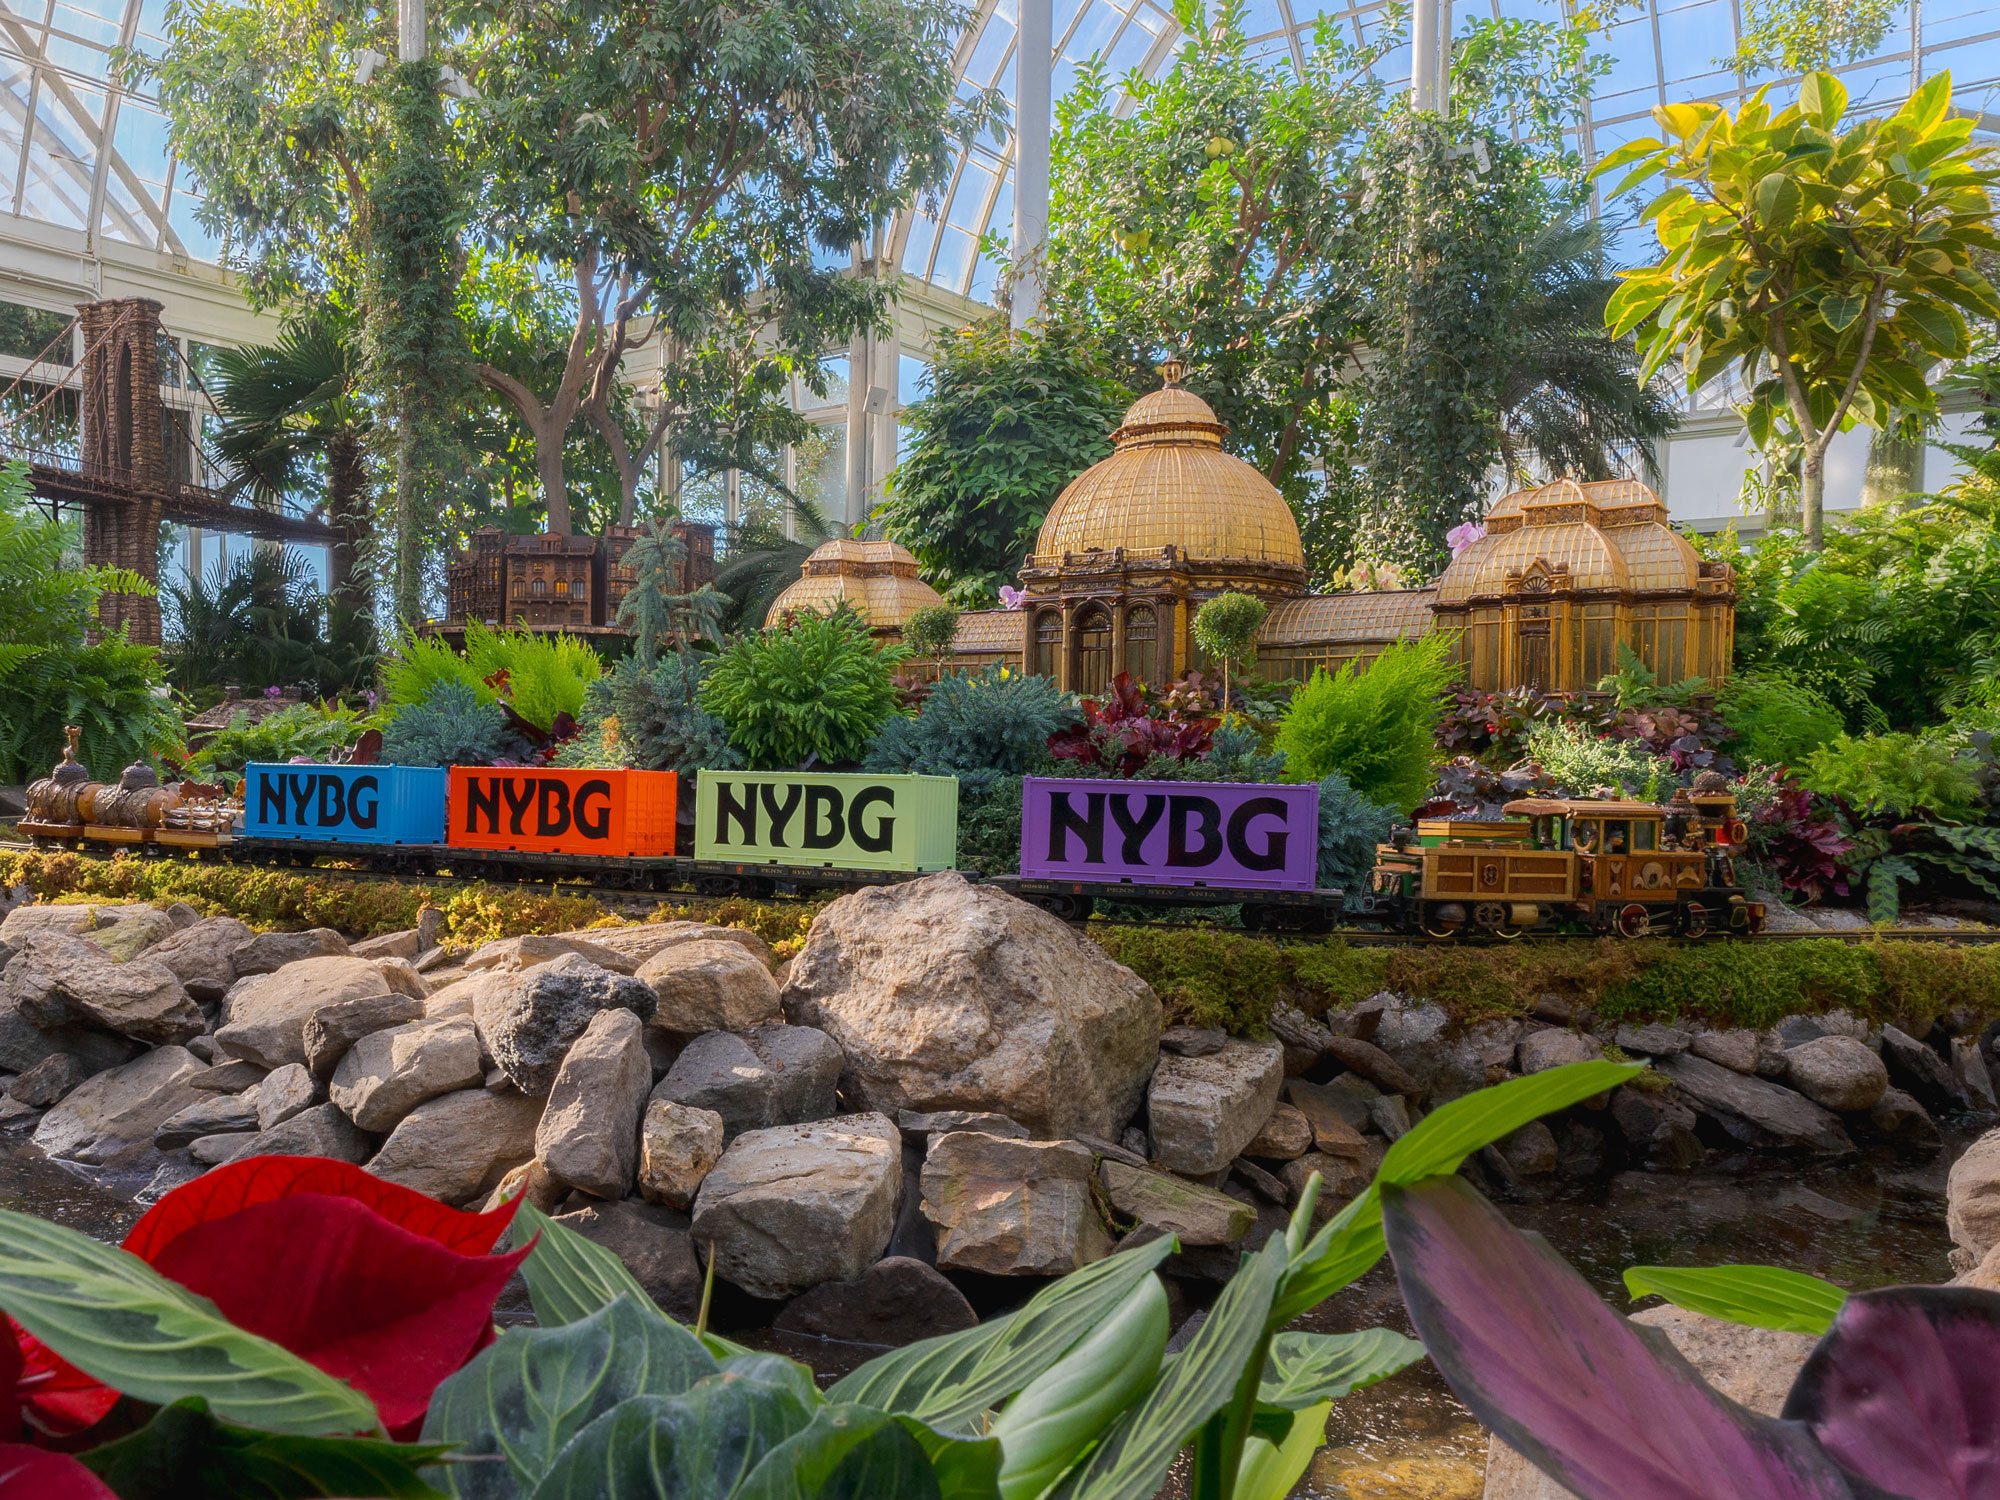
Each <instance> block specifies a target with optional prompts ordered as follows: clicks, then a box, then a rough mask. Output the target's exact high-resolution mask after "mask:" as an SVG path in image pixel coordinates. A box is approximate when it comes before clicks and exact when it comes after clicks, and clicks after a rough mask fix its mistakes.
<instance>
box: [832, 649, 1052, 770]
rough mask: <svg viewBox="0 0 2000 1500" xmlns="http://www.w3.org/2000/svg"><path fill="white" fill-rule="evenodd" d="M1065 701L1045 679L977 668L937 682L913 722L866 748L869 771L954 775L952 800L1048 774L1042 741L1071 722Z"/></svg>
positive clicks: (897, 723) (902, 720) (892, 726)
mask: <svg viewBox="0 0 2000 1500" xmlns="http://www.w3.org/2000/svg"><path fill="white" fill-rule="evenodd" d="M1076 718H1077V711H1076V708H1075V705H1074V704H1073V703H1072V701H1071V699H1070V696H1069V695H1068V694H1067V693H1064V692H1062V691H1061V690H1060V689H1059V688H1057V687H1056V685H1055V682H1054V681H1053V680H1052V679H1051V678H1047V677H1040V676H1036V675H1033V674H1031V673H1023V672H1009V671H1007V670H1006V669H1005V668H1002V667H985V668H982V669H981V670H979V671H977V672H952V673H948V674H946V675H945V676H943V677H940V678H939V679H938V680H937V682H936V683H935V684H934V685H933V686H932V688H931V691H930V693H929V695H928V696H926V697H925V699H924V702H923V707H922V708H921V709H919V710H918V711H917V712H916V713H915V714H914V715H907V716H898V717H896V718H892V719H890V720H889V721H888V722H887V723H886V724H884V725H883V726H882V732H881V734H880V735H879V736H878V737H877V738H876V740H875V743H874V744H873V745H872V746H870V747H869V750H868V758H867V762H866V763H867V767H868V769H869V770H871V771H889V772H897V771H903V772H915V773H917V774H919V775H924V776H956V777H958V779H959V795H960V797H961V798H963V797H965V796H966V795H967V794H969V793H970V794H974V795H976V794H978V793H980V792H982V791H983V790H984V789H985V787H986V786H987V785H988V784H989V783H990V782H992V781H993V779H994V778H995V777H1001V776H1013V777H1019V776H1022V775H1025V774H1027V773H1029V772H1033V771H1037V770H1042V769H1045V768H1046V767H1048V766H1049V765H1050V764H1051V762H1050V760H1049V750H1048V745H1049V736H1050V735H1051V734H1054V733H1055V732H1056V731H1057V730H1059V729H1064V728H1067V727H1068V726H1069V725H1071V724H1073V723H1075V722H1076Z"/></svg>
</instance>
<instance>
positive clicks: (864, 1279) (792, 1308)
mask: <svg viewBox="0 0 2000 1500" xmlns="http://www.w3.org/2000/svg"><path fill="white" fill-rule="evenodd" d="M978 1322H979V1315H978V1314H977V1313H975V1312H974V1311H973V1310H972V1304H971V1303H970V1302H967V1301H966V1300H965V1293H963V1292H961V1291H960V1290H959V1289H958V1288H957V1287H955V1286H953V1285H952V1284H951V1283H950V1282H949V1281H947V1280H946V1279H945V1278H944V1277H943V1276H942V1275H940V1274H939V1273H938V1272H937V1271H935V1270H933V1269H932V1268H931V1267H930V1266H927V1265H925V1264H924V1263H923V1262H922V1261H920V1260H917V1259H915V1258H913V1257H911V1256H907V1255H890V1256H885V1257H883V1258H882V1259H881V1260H878V1261H876V1262H875V1264H874V1265H872V1266H870V1267H869V1268H868V1269H867V1270H865V1271H863V1272H862V1273H861V1275H860V1276H859V1277H857V1278H856V1279H854V1280H853V1281H829V1282H827V1283H825V1284H824V1285H822V1286H816V1287H814V1288H813V1289H812V1290H811V1291H809V1292H807V1293H805V1294H804V1295H803V1296H801V1297H797V1298H794V1299H793V1300H792V1301H791V1302H790V1303H789V1304H787V1305H786V1307H785V1310H784V1311H783V1312H781V1313H779V1314H778V1317H777V1320H776V1321H775V1322H774V1323H772V1325H771V1326H772V1327H773V1328H775V1329H777V1330H778V1332H780V1333H789V1334H795V1335H798V1336H800V1337H804V1338H815V1339H837V1340H839V1341H840V1342H842V1343H849V1344H875V1345H880V1346H885V1347H889V1348H900V1347H901V1346H902V1345H904V1344H914V1343H916V1342H917V1340H919V1339H927V1338H933V1337H936V1336H937V1335H939V1334H945V1333H961V1332H963V1331H964V1330H965V1329H968V1328H972V1327H976V1326H977V1325H978Z"/></svg>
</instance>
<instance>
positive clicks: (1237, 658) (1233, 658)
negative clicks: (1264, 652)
mask: <svg viewBox="0 0 2000 1500" xmlns="http://www.w3.org/2000/svg"><path fill="white" fill-rule="evenodd" d="M1270 612H1271V611H1270V609H1269V608H1268V607H1267V606H1266V605H1265V604H1264V601H1263V600H1261V599H1258V598H1255V597H1254V596H1252V595H1250V594H1239V593H1235V592H1233V591H1232V592H1230V593H1223V594H1217V595H1216V596H1215V597H1214V598H1213V599H1209V600H1207V601H1205V602H1204V603H1203V604H1202V606H1201V608H1199V609H1197V610H1196V611H1195V612H1194V620H1193V623H1192V631H1193V635H1194V643H1195V645H1196V647H1198V648H1199V649H1200V650H1201V652H1202V653H1203V654H1204V655H1205V656H1207V657H1208V659H1209V660H1210V661H1213V662H1219V663H1221V665H1222V707H1223V709H1224V710H1225V711H1227V709H1228V707H1229V669H1230V667H1231V666H1233V665H1243V664H1248V663H1249V662H1250V661H1251V659H1252V658H1253V657H1254V656H1255V654H1256V651H1257V631H1258V629H1259V627H1261V626H1262V625H1263V623H1264V617H1265V616H1266V615H1268V614H1270Z"/></svg>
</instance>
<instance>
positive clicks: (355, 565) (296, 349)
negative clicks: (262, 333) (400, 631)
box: [213, 304, 374, 650]
mask: <svg viewBox="0 0 2000 1500" xmlns="http://www.w3.org/2000/svg"><path fill="white" fill-rule="evenodd" d="M216 371H217V375H218V377H219V378H218V380H217V382H216V389H215V391H214V393H213V394H214V396H215V404H216V409H217V410H218V411H220V412H221V413H222V419H223V420H222V430H221V432H220V434H219V435H218V436H217V439H216V447H217V449H218V451H219V452H220V454H221V456H222V458H223V459H224V461H225V462H227V463H228V464H229V465H230V466H231V467H232V468H234V469H235V471H236V474H237V479H236V482H235V484H234V485H233V486H232V488H233V489H234V490H235V491H236V492H237V493H242V492H246V491H247V492H248V493H249V495H250V496H251V498H252V499H253V500H254V501H255V502H256V503H257V504H259V505H261V506H263V507H265V508H267V509H269V508H274V507H275V506H276V505H277V504H278V503H279V501H280V500H281V499H282V498H283V497H284V496H285V495H286V494H288V493H290V492H292V491H294V490H296V489H297V488H298V487H299V486H300V485H301V484H304V483H306V482H308V480H309V479H310V477H311V472H312V467H313V465H314V463H315V461H318V462H322V463H324V464H325V466H326V502H325V514H326V519H327V521H328V523H329V524H330V525H332V527H333V528H334V530H335V531H336V532H337V533H338V534H339V540H338V541H336V542H335V543H334V544H333V547H332V556H331V557H330V558H329V559H328V562H329V567H328V570H327V571H328V581H329V583H330V585H331V587H330V588H329V590H328V595H327V597H328V601H329V603H328V618H327V634H328V637H329V639H330V640H331V641H332V642H333V643H335V644H336V645H337V646H341V647H346V648H349V649H352V650H363V649H366V647H367V644H368V642H369V641H370V639H371V637H372V635H373V628H372V624H373V622H372V613H373V611H372V605H373V602H374V601H373V598H372V594H373V587H372V583H371V579H370V576H369V566H368V565H369V554H370V552H371V550H372V548H371V545H370V543H371V538H372V531H373V528H372V526H371V524H370V517H369V508H368V472H367V464H366V454H367V442H368V434H369V429H370V427H371V426H372V424H373V417H372V415H371V413H370V411H369V408H368V406H367V404H366V403H365V402H364V401H363V400H362V399H361V353H360V349H359V347H358V346H357V344H356V342H355V339H354V329H353V327H352V325H351V323H350V322H349V320H348V318H347V316H346V315H345V314H344V313H342V312H341V311H340V310H338V309H336V308H333V307H330V306H328V305H326V304H320V305H318V306H315V307H314V308H312V309H311V310H309V311H307V312H305V313H302V314H300V315H299V316H297V317H295V318H292V319H290V320H288V321H287V322H286V323H285V325H284V327H283V328H282V329H281V330H280V332H279V334H278V341H277V342H276V343H274V344H265V345H258V346H252V347H250V348H247V349H225V350H222V351H219V352H218V353H217V355H216Z"/></svg>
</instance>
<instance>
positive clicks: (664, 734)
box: [556, 651, 743, 774]
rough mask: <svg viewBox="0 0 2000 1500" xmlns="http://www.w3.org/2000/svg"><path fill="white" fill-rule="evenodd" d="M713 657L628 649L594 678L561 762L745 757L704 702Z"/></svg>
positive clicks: (637, 763) (723, 764)
mask: <svg viewBox="0 0 2000 1500" xmlns="http://www.w3.org/2000/svg"><path fill="white" fill-rule="evenodd" d="M714 662H715V658H714V657H711V656H700V655H697V654H696V653H694V652H691V651H689V652H671V653H669V654H667V655H665V656H661V657H659V658H657V659H656V660H655V661H654V662H653V663H652V664H651V665H650V666H648V665H647V664H646V663H645V662H643V661H641V660H640V659H639V657H638V656H636V655H633V656H628V657H625V658H624V659H623V660H622V661H620V662H619V663H618V665H617V666H615V667H613V668H612V669H611V670H610V671H609V672H607V673H605V675H604V676H602V677H600V678H598V679H597V681H595V682H593V683H592V684H591V685H590V690H589V692H588V693H586V694H585V695H584V704H583V729H582V732H581V733H580V734H578V736H577V737H576V738H575V739H574V740H572V741H570V742H569V744H567V745H565V746H564V747H563V749H562V752H561V753H560V754H559V755H557V757H556V764H557V765H560V766H573V767H577V768H579V769H581V768H587V767H601V768H616V767H619V766H631V767H634V768H635V769H638V770H641V771H678V772H681V773H682V774H687V773H690V772H694V771H700V770H710V771H733V770H736V769H738V768H740V767H741V766H742V764H743V756H742V754H741V753H740V752H739V751H738V750H737V749H736V747H735V746H734V745H732V744H730V743H729V730H728V727H727V726H726V725H725V724H724V723H723V722H722V720H720V719H718V718H717V717H716V716H715V715H714V714H712V713H710V712H709V711H708V710H707V709H705V708H703V707H702V706H701V699H700V693H701V683H702V678H703V677H704V676H705V675H706V674H707V672H708V671H709V670H710V668H712V667H713V665H714Z"/></svg>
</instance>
